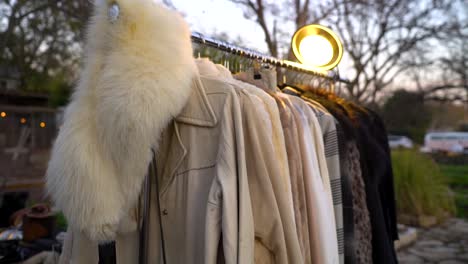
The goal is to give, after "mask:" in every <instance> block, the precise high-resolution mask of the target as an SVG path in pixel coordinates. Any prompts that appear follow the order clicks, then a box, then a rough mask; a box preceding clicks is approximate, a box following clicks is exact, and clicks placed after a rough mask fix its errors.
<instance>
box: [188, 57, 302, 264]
mask: <svg viewBox="0 0 468 264" xmlns="http://www.w3.org/2000/svg"><path fill="white" fill-rule="evenodd" d="M197 66H198V68H199V70H200V74H202V75H205V76H210V78H217V79H222V80H224V81H225V82H228V83H230V84H232V85H233V86H234V87H235V88H236V91H237V93H238V94H239V98H240V102H241V111H242V119H243V129H244V138H245V148H246V158H247V175H248V181H249V189H250V195H251V200H252V210H253V215H254V229H255V239H256V243H255V253H254V255H255V263H259V264H260V263H303V258H302V255H301V251H300V246H299V241H298V237H297V233H296V230H295V221H294V214H293V210H292V208H293V203H292V195H291V187H290V175H289V169H288V160H287V153H286V147H285V143H284V133H283V129H282V126H281V122H280V116H279V112H278V107H277V106H276V104H275V101H274V99H273V98H272V97H271V96H269V95H268V94H267V93H266V92H264V91H263V90H261V89H259V88H257V87H254V86H252V85H249V84H247V83H244V82H241V81H238V80H235V79H233V78H232V76H231V74H230V73H229V71H227V70H226V69H225V68H222V67H220V66H219V65H216V66H215V65H214V64H213V63H212V62H210V61H208V60H206V59H201V60H197Z"/></svg>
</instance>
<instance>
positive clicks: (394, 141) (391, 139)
mask: <svg viewBox="0 0 468 264" xmlns="http://www.w3.org/2000/svg"><path fill="white" fill-rule="evenodd" d="M388 144H389V145H390V148H392V149H394V148H413V141H412V140H411V139H409V138H408V137H405V136H396V135H389V136H388Z"/></svg>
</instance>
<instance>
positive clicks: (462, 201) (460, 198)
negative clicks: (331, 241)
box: [441, 165, 468, 218]
mask: <svg viewBox="0 0 468 264" xmlns="http://www.w3.org/2000/svg"><path fill="white" fill-rule="evenodd" d="M441 169H442V172H443V173H444V174H445V175H446V176H447V179H448V181H449V184H450V187H451V188H452V190H453V191H454V192H455V203H456V205H457V216H458V217H464V218H468V165H442V166H441Z"/></svg>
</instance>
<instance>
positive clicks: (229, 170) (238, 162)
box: [205, 94, 254, 264]
mask: <svg viewBox="0 0 468 264" xmlns="http://www.w3.org/2000/svg"><path fill="white" fill-rule="evenodd" d="M219 125H220V126H221V128H220V132H221V137H220V138H221V140H220V144H219V149H218V157H217V165H216V179H215V182H214V184H213V186H212V187H211V190H210V195H209V200H208V207H209V208H208V210H207V213H208V214H209V215H208V216H207V224H209V223H210V225H211V226H210V228H207V229H206V230H207V233H206V235H205V240H206V241H205V243H206V251H205V254H206V256H205V257H206V259H207V261H208V262H209V263H211V262H213V261H214V260H216V259H217V257H216V254H217V252H218V250H217V249H218V243H217V242H218V241H219V237H220V236H222V237H221V242H222V249H223V254H224V258H225V263H227V264H237V263H239V264H240V263H253V247H254V242H253V241H254V230H253V216H252V207H251V201H250V194H249V190H248V185H247V174H246V164H245V151H244V138H243V132H242V118H241V111H240V105H239V100H238V97H237V95H235V94H232V95H231V96H230V98H229V100H227V101H226V104H225V107H224V112H223V118H222V119H221V121H220V124H219ZM217 219H219V220H220V221H218V220H217ZM213 226H219V228H213ZM219 232H220V233H219ZM217 238H218V240H217ZM210 240H211V241H210Z"/></svg>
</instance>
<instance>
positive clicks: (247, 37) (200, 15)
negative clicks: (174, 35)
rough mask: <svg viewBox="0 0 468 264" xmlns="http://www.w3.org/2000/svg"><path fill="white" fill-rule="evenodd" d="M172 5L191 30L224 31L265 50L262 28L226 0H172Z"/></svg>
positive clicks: (203, 32) (204, 31) (259, 49)
mask: <svg viewBox="0 0 468 264" xmlns="http://www.w3.org/2000/svg"><path fill="white" fill-rule="evenodd" d="M172 3H173V4H174V6H175V7H176V8H177V10H179V11H180V12H182V13H183V14H184V15H185V18H186V20H187V22H188V23H189V24H190V25H191V27H192V31H196V32H200V33H202V34H205V35H207V36H211V35H212V34H213V32H215V31H217V32H226V33H228V34H229V35H230V37H231V39H236V38H237V36H241V38H242V39H243V40H244V41H245V42H246V45H248V46H249V47H251V48H254V49H256V50H258V51H260V52H267V47H266V44H265V41H264V34H263V31H262V29H261V28H260V27H259V26H258V25H257V24H256V23H255V22H253V21H250V20H248V19H246V18H245V17H244V15H243V13H242V9H241V8H240V7H238V6H236V5H235V4H233V3H231V2H229V1H228V0H196V1H189V0H172Z"/></svg>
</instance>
